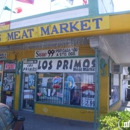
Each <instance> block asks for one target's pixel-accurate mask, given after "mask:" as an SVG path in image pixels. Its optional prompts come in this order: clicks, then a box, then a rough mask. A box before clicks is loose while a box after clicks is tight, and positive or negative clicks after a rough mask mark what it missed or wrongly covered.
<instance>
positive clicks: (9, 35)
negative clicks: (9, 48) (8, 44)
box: [7, 32, 14, 40]
mask: <svg viewBox="0 0 130 130" xmlns="http://www.w3.org/2000/svg"><path fill="white" fill-rule="evenodd" d="M7 34H8V40H13V39H14V37H13V32H11V34H10V33H7Z"/></svg>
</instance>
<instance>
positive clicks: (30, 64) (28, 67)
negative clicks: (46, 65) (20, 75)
mask: <svg viewBox="0 0 130 130" xmlns="http://www.w3.org/2000/svg"><path fill="white" fill-rule="evenodd" d="M37 63H38V62H37V60H27V61H26V62H24V63H23V72H36V71H37V67H38V64H37Z"/></svg>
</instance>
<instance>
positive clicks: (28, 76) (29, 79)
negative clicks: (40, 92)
mask: <svg viewBox="0 0 130 130" xmlns="http://www.w3.org/2000/svg"><path fill="white" fill-rule="evenodd" d="M22 79H23V82H22V90H23V91H22V109H24V110H31V111H33V110H34V97H35V86H36V83H35V79H36V74H34V73H23V78H22Z"/></svg>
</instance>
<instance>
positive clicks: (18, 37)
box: [14, 31, 20, 39]
mask: <svg viewBox="0 0 130 130" xmlns="http://www.w3.org/2000/svg"><path fill="white" fill-rule="evenodd" d="M18 34H20V31H15V32H14V39H20V36H19V35H18Z"/></svg>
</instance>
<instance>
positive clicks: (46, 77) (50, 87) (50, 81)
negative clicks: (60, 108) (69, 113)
mask: <svg viewBox="0 0 130 130" xmlns="http://www.w3.org/2000/svg"><path fill="white" fill-rule="evenodd" d="M62 86H63V74H61V73H45V74H41V73H39V74H38V90H37V100H38V101H42V102H46V103H56V104H61V103H62V101H63V91H62V90H63V87H62Z"/></svg>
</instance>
